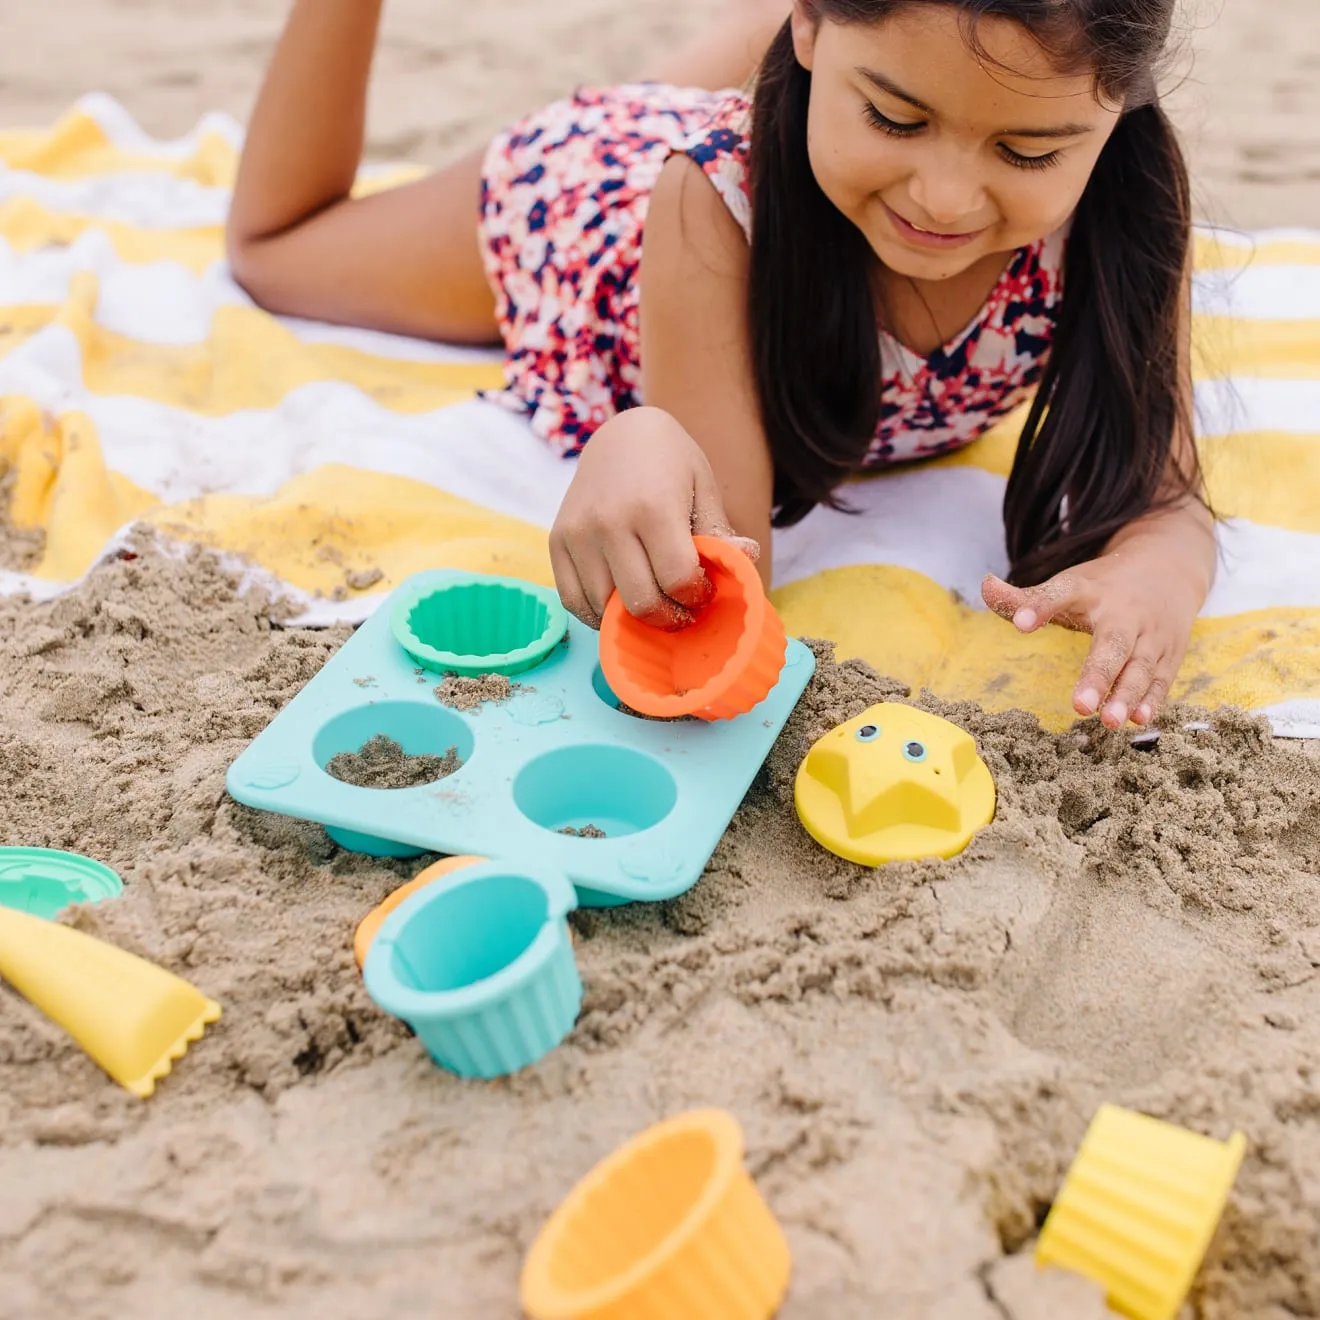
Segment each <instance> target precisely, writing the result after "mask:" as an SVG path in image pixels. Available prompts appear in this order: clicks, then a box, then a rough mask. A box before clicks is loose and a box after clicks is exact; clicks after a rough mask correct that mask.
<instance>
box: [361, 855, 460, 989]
mask: <svg viewBox="0 0 1320 1320" xmlns="http://www.w3.org/2000/svg"><path fill="white" fill-rule="evenodd" d="M485 860H486V859H485V858H484V857H442V858H441V859H440V860H439V861H438V862H433V863H432V864H431V865H430V866H428V867H427V868H426V870H425V871H419V872H418V873H417V874H416V875H415V876H413V878H412V879H411V880H409V881H408V883H407V884H404V885H400V886H399V887H398V889H395V890H393V891H392V892H391V893H389V894H388V895H386V897H385V898H384V899H383V900H382V901H381V902H379V903H377V904H376V906H375V907H374V908H372V909H371V911H370V912H368V913H367V915H366V916H365V917H363V918H362V920H361V921H359V922H358V927H357V930H356V931H354V933H353V956H354V957H355V958H356V959H357V965H358V970H359V971H360V970H361V969H362V967H363V966H364V965H365V964H366V961H367V950H368V949H370V948H371V941H372V940H374V939H375V938H376V932H377V931H379V930H380V928H381V926H383V925H384V924H385V918H386V917H388V916H389V915H390V913H391V912H393V911H394V909H395V908H396V907H398V906H399V904H400V903H402V902H403V900H404V899H405V898H411V897H412V896H413V895H414V894H415V893H416V892H417V891H418V890H419V889H424V888H425V887H426V886H427V885H429V884H430V883H431V881H432V880H439V879H440V877H441V876H444V875H449V874H450V872H452V871H457V870H460V869H461V868H462V867H464V866H474V865H476V864H477V863H478V862H484V861H485Z"/></svg>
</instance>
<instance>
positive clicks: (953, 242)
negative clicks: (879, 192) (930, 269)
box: [880, 201, 986, 251]
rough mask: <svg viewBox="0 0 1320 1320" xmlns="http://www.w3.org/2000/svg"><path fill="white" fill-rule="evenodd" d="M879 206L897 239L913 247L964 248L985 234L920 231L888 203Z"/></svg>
mask: <svg viewBox="0 0 1320 1320" xmlns="http://www.w3.org/2000/svg"><path fill="white" fill-rule="evenodd" d="M880 205H881V206H883V207H884V208H885V214H886V215H888V216H889V222H890V224H892V225H893V226H894V229H895V230H896V231H897V232H898V236H899V238H901V239H902V240H903V241H904V242H905V243H910V244H911V245H912V246H913V247H921V248H934V249H936V250H938V251H948V250H949V249H950V248H960V247H966V246H967V244H968V243H970V242H972V241H973V240H974V239H977V238H980V237H981V235H982V234H984V233H985V232H986V231H985V230H984V229H973V230H969V231H967V232H966V233H962V234H941V233H937V232H936V231H935V230H933V229H922V228H921V226H920V225H914V224H913V223H912V222H911V221H910V220H904V219H903V217H902V216H901V215H899V213H898V212H897V211H895V210H894V208H893V207H892V206H890V205H889V203H888V202H884V201H882V202H881V203H880Z"/></svg>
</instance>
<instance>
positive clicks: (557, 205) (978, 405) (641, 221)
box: [479, 83, 1064, 467]
mask: <svg viewBox="0 0 1320 1320" xmlns="http://www.w3.org/2000/svg"><path fill="white" fill-rule="evenodd" d="M750 109H751V107H750V102H749V100H748V98H747V96H746V95H745V94H744V93H742V92H738V91H723V92H707V91H701V90H697V89H688V88H677V87H667V86H662V85H659V84H650V83H648V84H639V85H635V86H625V87H612V88H584V89H581V90H579V91H578V92H577V94H576V95H575V96H573V97H572V98H571V99H569V100H565V101H560V102H557V103H556V104H554V105H551V106H549V107H547V108H546V109H544V110H540V111H537V112H536V113H534V114H532V115H529V116H527V117H526V118H525V119H523V120H521V121H520V122H519V123H517V124H515V125H514V126H513V127H512V128H510V129H508V130H507V131H506V132H505V133H503V134H501V135H500V136H499V137H497V138H496V139H495V140H494V142H492V143H491V146H490V148H489V150H488V152H487V154H486V158H485V163H484V167H483V170H482V189H481V219H480V225H479V239H480V243H481V248H482V254H483V260H484V263H485V268H486V275H487V278H488V279H489V280H490V283H491V287H492V288H493V289H494V290H495V292H496V314H497V317H498V319H499V325H500V331H501V334H502V336H503V339H504V344H505V348H506V350H507V358H506V362H505V382H506V384H505V388H504V390H502V391H500V392H498V393H496V394H494V395H492V396H489V397H493V398H495V399H496V400H497V401H498V402H501V403H503V404H505V405H506V406H508V407H511V408H513V409H515V410H517V411H519V412H523V413H526V414H527V415H528V416H529V418H530V420H531V424H532V427H533V429H534V431H535V432H536V433H537V434H538V435H539V436H541V437H542V438H544V439H545V440H546V441H548V442H549V443H550V444H551V445H553V446H554V447H555V448H556V449H557V450H559V451H560V452H561V453H562V454H564V455H565V456H572V455H575V454H577V453H579V452H580V451H581V449H582V446H583V445H585V444H586V442H587V441H588V440H589V439H590V437H591V435H592V433H593V432H594V431H595V430H596V429H597V428H598V427H600V426H602V425H603V424H604V423H605V422H607V421H608V420H609V419H610V418H611V417H613V416H614V415H615V414H616V413H619V412H622V411H623V410H625V409H627V408H632V407H636V406H637V405H639V404H641V403H642V402H643V399H642V370H641V357H640V354H641V329H640V317H639V303H640V297H639V292H640V291H639V280H638V268H639V265H640V262H641V252H642V231H643V227H644V225H645V222H646V211H647V206H648V204H649V202H650V199H651V193H652V190H653V189H654V187H655V184H656V180H657V179H658V177H659V174H660V171H661V169H662V168H663V166H664V164H665V162H666V161H667V160H668V159H669V157H670V156H671V155H673V154H674V153H676V152H684V153H685V154H687V155H688V156H689V157H691V158H692V160H694V161H695V162H696V163H697V164H698V165H700V167H701V169H702V170H703V171H704V172H705V174H706V176H707V177H708V178H709V179H710V181H711V183H712V184H713V185H714V187H715V189H716V191H717V192H718V193H719V195H720V197H721V198H722V199H723V201H724V202H725V204H726V205H727V206H728V208H729V210H730V212H731V213H732V215H733V217H734V219H735V220H737V222H738V224H739V225H740V226H741V227H742V229H743V232H744V233H747V234H749V235H750V230H751V199H750V195H749V191H748V173H747V148H748V138H747V134H748V127H749V121H750ZM1063 250H1064V235H1063V233H1062V232H1059V233H1056V234H1054V235H1051V236H1050V237H1048V238H1045V239H1042V240H1040V241H1039V242H1037V243H1033V244H1031V245H1030V246H1029V247H1025V248H1021V249H1019V250H1018V251H1017V252H1016V253H1015V254H1014V256H1013V257H1012V258H1011V260H1010V261H1009V262H1008V265H1007V266H1006V268H1005V270H1004V273H1003V275H1002V277H1001V278H1000V280H999V282H998V284H997V285H996V286H995V288H994V289H993V290H992V291H991V294H990V296H989V298H988V299H987V300H986V303H985V306H984V307H983V308H982V309H981V311H980V313H979V314H978V315H977V316H976V318H975V319H974V320H973V321H972V323H971V324H970V325H968V326H967V327H966V328H965V329H964V330H963V331H962V332H961V333H960V334H959V335H957V336H956V337H955V338H953V339H952V340H950V341H949V342H948V343H946V344H944V345H943V346H941V347H940V348H938V349H937V350H936V351H935V352H934V353H932V354H930V355H929V356H927V357H923V356H921V355H920V354H917V353H914V352H913V351H912V350H911V349H909V348H907V347H906V346H904V345H903V344H900V343H899V342H898V341H897V340H896V339H894V338H893V337H892V336H891V335H889V334H888V333H886V332H885V331H884V330H882V329H879V328H877V334H879V336H880V350H881V353H880V356H881V365H882V370H883V372H884V381H883V391H882V397H881V411H880V421H879V425H878V427H877V430H876V435H875V439H874V441H873V442H872V444H871V448H870V450H869V452H868V454H867V456H866V459H865V460H864V466H867V467H874V466H879V465H882V464H886V463H894V462H900V461H903V460H907V459H914V458H922V457H927V456H929V455H932V454H939V453H944V452H946V451H948V450H950V449H956V448H959V447H960V446H962V445H965V444H968V443H969V442H970V441H972V440H974V439H976V438H977V436H979V435H981V434H982V433H983V432H984V431H985V430H986V429H987V428H988V427H989V426H990V425H991V424H992V423H994V422H995V421H996V420H998V419H999V418H1001V417H1003V416H1005V415H1006V414H1007V413H1009V412H1011V411H1012V410H1013V409H1014V408H1016V407H1017V406H1018V404H1020V403H1021V402H1022V401H1023V400H1024V399H1025V398H1026V397H1027V396H1028V395H1029V394H1030V392H1031V389H1032V387H1033V386H1034V385H1035V384H1036V383H1037V381H1038V380H1039V379H1040V375H1041V371H1042V368H1043V366H1044V361H1045V357H1046V354H1047V352H1048V350H1049V346H1050V342H1051V339H1052V336H1053V330H1054V324H1055V320H1056V317H1057V315H1058V308H1059V303H1060V299H1061V296H1062V292H1063Z"/></svg>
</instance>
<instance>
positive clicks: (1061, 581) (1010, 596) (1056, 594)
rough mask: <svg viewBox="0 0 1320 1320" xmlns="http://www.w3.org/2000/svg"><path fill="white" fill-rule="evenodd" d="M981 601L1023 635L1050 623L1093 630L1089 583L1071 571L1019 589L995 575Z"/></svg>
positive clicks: (985, 583)
mask: <svg viewBox="0 0 1320 1320" xmlns="http://www.w3.org/2000/svg"><path fill="white" fill-rule="evenodd" d="M981 599H982V600H984V601H985V603H986V605H987V606H989V608H990V609H992V610H993V611H994V612H995V613H996V614H998V615H999V617H1000V618H1001V619H1008V620H1009V621H1010V622H1011V623H1012V624H1013V626H1014V627H1015V628H1017V629H1018V631H1019V632H1024V633H1031V632H1035V631H1036V630H1037V629H1038V628H1043V627H1044V626H1045V625H1046V624H1047V623H1057V624H1059V625H1060V627H1064V628H1074V629H1077V630H1079V631H1083V632H1087V631H1089V630H1090V593H1089V591H1088V590H1087V587H1086V583H1085V582H1084V581H1083V580H1082V579H1081V578H1079V577H1078V576H1077V575H1076V574H1074V573H1073V572H1071V571H1067V572H1063V573H1059V574H1057V575H1056V576H1055V577H1052V578H1050V579H1049V581H1048V582H1042V583H1041V584H1040V585H1039V586H1036V587H1015V586H1013V585H1012V584H1011V583H1008V582H1005V581H1004V580H1003V579H1002V578H997V577H995V576H993V575H991V576H988V577H986V578H985V579H984V580H983V581H982V583H981Z"/></svg>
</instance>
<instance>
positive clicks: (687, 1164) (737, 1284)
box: [521, 1109, 791, 1320]
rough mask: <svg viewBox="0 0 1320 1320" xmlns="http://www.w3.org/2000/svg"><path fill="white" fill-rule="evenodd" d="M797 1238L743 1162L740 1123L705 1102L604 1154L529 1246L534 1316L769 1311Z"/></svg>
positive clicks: (627, 1317) (688, 1317) (599, 1319)
mask: <svg viewBox="0 0 1320 1320" xmlns="http://www.w3.org/2000/svg"><path fill="white" fill-rule="evenodd" d="M790 1268H791V1258H790V1256H789V1249H788V1242H787V1240H786V1239H785V1237H784V1233H783V1230H782V1229H781V1228H780V1227H779V1224H778V1222H777V1221H776V1219H775V1217H774V1215H773V1214H772V1213H771V1212H770V1208H769V1206H767V1205H766V1203H765V1201H764V1200H763V1199H762V1197H761V1194H760V1192H759V1191H757V1188H756V1184H755V1183H754V1182H753V1181H752V1179H751V1175H750V1174H748V1172H747V1170H746V1168H745V1167H744V1165H743V1137H742V1129H741V1128H740V1127H739V1126H738V1121H737V1120H736V1119H735V1118H734V1117H733V1116H732V1115H731V1114H727V1113H725V1112H724V1111H722V1110H718V1109H699V1110H693V1111H691V1112H690V1113H686V1114H680V1115H678V1116H677V1117H675V1118H671V1119H667V1120H666V1121H665V1122H663V1123H658V1124H656V1125H655V1126H654V1127H651V1128H648V1129H647V1130H646V1131H645V1132H643V1133H641V1134H640V1135H639V1136H637V1137H634V1138H633V1140H632V1141H630V1142H628V1143H627V1144H626V1145H624V1146H621V1147H620V1148H619V1149H618V1150H617V1151H615V1152H614V1154H612V1155H610V1156H608V1157H607V1158H606V1159H605V1160H603V1161H602V1162H601V1163H600V1164H598V1165H597V1166H596V1167H595V1168H594V1169H593V1170H592V1171H591V1172H590V1173H589V1174H587V1176H586V1177H585V1178H584V1179H583V1180H582V1181H581V1182H580V1183H579V1184H578V1185H577V1186H576V1187H575V1188H574V1189H573V1190H572V1191H571V1192H570V1193H569V1195H568V1197H567V1198H566V1199H565V1200H564V1202H563V1203H562V1204H561V1205H560V1207H559V1208H558V1209H557V1210H556V1211H555V1212H554V1214H553V1215H551V1216H550V1218H549V1220H548V1221H547V1222H546V1224H545V1227H544V1228H542V1230H541V1232H540V1234H539V1235H538V1237H537V1239H536V1241H535V1242H533V1243H532V1248H531V1250H530V1251H529V1252H528V1255H527V1260H526V1262H525V1264H524V1266H523V1273H522V1288H521V1291H522V1305H523V1309H524V1311H525V1312H526V1314H527V1315H528V1316H530V1317H531V1318H532V1320H638V1317H642V1316H645V1317H648V1318H649V1320H668V1317H673V1320H768V1318H769V1317H770V1316H772V1315H774V1313H775V1312H776V1311H777V1310H778V1308H779V1305H780V1303H781V1302H782V1301H783V1298H784V1293H785V1292H786V1291H787V1289H788V1276H789V1271H790Z"/></svg>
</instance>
